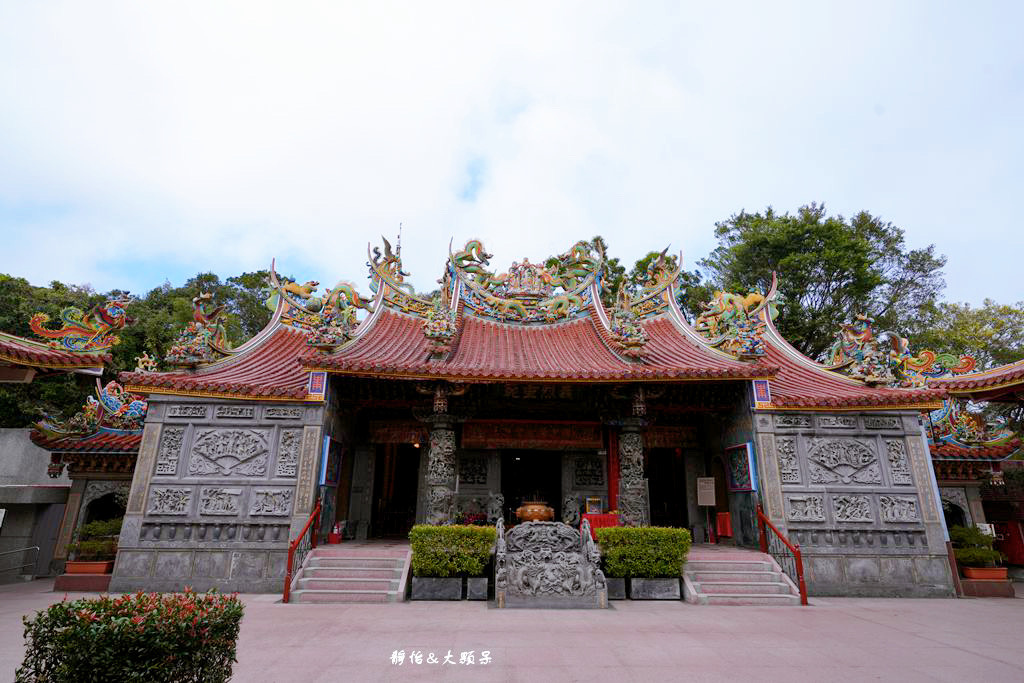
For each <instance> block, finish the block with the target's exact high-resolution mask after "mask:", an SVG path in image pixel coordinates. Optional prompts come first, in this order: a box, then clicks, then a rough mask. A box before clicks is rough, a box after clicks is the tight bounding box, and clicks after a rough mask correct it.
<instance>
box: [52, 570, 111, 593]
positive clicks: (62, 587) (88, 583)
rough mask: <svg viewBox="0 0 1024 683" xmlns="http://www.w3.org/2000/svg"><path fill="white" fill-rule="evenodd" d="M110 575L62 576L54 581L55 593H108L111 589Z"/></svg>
mask: <svg viewBox="0 0 1024 683" xmlns="http://www.w3.org/2000/svg"><path fill="white" fill-rule="evenodd" d="M110 578H111V575H110V574H61V575H60V576H58V577H57V578H56V579H54V581H53V590H54V591H55V592H64V593H72V592H75V593H77V592H81V593H106V592H108V590H109V589H110Z"/></svg>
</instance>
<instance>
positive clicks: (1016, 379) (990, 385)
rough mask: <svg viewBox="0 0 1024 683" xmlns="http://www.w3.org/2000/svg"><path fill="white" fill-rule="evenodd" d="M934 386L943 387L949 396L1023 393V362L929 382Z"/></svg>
mask: <svg viewBox="0 0 1024 683" xmlns="http://www.w3.org/2000/svg"><path fill="white" fill-rule="evenodd" d="M931 382H932V383H933V384H934V385H936V386H941V387H944V388H945V389H946V390H948V391H949V392H950V393H951V394H957V393H961V392H962V393H965V394H972V395H977V394H979V393H983V394H986V395H992V396H998V395H1001V394H1005V393H1013V392H1021V391H1024V360H1019V361H1017V362H1016V363H1009V364H1007V365H1001V366H999V367H997V368H992V369H991V370H982V371H981V372H971V373H968V374H965V375H955V376H953V377H940V378H938V379H934V380H931Z"/></svg>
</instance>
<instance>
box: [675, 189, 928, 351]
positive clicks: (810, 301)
mask: <svg viewBox="0 0 1024 683" xmlns="http://www.w3.org/2000/svg"><path fill="white" fill-rule="evenodd" d="M715 235H716V236H717V238H718V247H717V248H716V249H715V250H714V251H713V252H712V253H711V254H710V255H709V256H708V257H707V258H706V259H704V260H702V261H701V262H700V266H701V268H703V269H704V271H705V272H706V273H707V275H708V278H707V284H709V285H711V286H712V287H713V288H716V289H725V290H728V291H733V292H738V293H746V292H748V291H760V292H762V293H764V292H766V291H767V290H768V288H769V286H770V284H771V277H772V271H777V272H778V276H779V302H780V304H781V307H782V311H783V313H782V315H781V316H780V319H779V321H778V322H777V324H778V326H779V329H780V332H782V334H783V335H784V336H785V337H786V338H787V339H788V340H789V341H790V342H791V343H792V344H793V345H794V346H796V347H797V348H798V349H799V350H801V351H802V352H803V353H805V354H806V355H808V356H811V357H812V358H817V357H820V356H821V355H822V354H823V353H824V352H825V350H826V349H827V348H828V347H829V345H830V344H831V343H832V341H833V339H834V336H835V332H836V330H837V329H838V328H839V326H840V325H841V324H842V323H844V322H848V321H850V320H852V319H853V316H854V315H856V314H858V313H864V314H866V315H870V316H872V317H873V318H875V320H876V327H877V328H878V329H895V330H896V331H898V330H899V329H900V328H901V327H902V326H903V325H904V323H905V321H907V320H909V319H911V318H913V317H915V316H916V315H918V312H919V311H920V309H921V308H922V307H923V306H925V305H927V304H930V303H932V302H933V301H934V300H935V299H936V298H937V297H938V296H939V295H940V294H941V292H942V290H943V288H944V287H945V282H944V281H943V279H942V267H943V266H944V265H945V263H946V259H945V257H943V256H940V255H936V253H935V249H934V246H928V247H926V248H923V249H908V248H907V246H906V244H905V241H904V237H903V230H901V229H900V228H898V227H896V226H894V225H893V224H892V223H887V222H885V221H883V220H882V219H881V218H878V217H875V216H872V215H871V214H869V213H867V212H864V211H862V212H860V213H858V214H856V215H855V216H853V217H852V218H850V219H846V218H844V217H843V216H838V215H837V216H829V215H827V214H826V211H825V206H824V205H818V204H810V205H808V206H804V207H801V208H800V209H799V210H798V211H797V212H796V214H789V213H784V214H779V213H776V212H775V210H774V209H772V208H771V207H769V208H768V209H766V210H765V211H764V212H763V213H747V212H745V211H741V212H740V213H738V214H736V215H734V216H732V217H731V218H729V219H728V220H726V221H722V222H720V223H717V224H716V226H715ZM700 293H701V294H705V293H706V292H700ZM697 305H699V304H698V302H697V301H695V300H694V299H693V298H690V297H688V299H687V305H686V307H687V308H688V309H689V310H691V311H694V310H696V309H695V306H697Z"/></svg>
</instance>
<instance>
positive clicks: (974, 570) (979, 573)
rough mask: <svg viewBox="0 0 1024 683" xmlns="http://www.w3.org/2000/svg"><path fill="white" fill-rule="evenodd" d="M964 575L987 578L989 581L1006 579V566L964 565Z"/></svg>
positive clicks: (972, 577) (969, 577) (973, 577)
mask: <svg viewBox="0 0 1024 683" xmlns="http://www.w3.org/2000/svg"><path fill="white" fill-rule="evenodd" d="M964 576H966V577H967V578H968V579H987V580H989V581H1006V577H1007V572H1006V567H964Z"/></svg>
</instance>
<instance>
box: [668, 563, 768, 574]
mask: <svg viewBox="0 0 1024 683" xmlns="http://www.w3.org/2000/svg"><path fill="white" fill-rule="evenodd" d="M684 569H685V570H686V571H690V572H701V571H727V572H735V571H774V570H775V567H774V565H772V563H771V562H770V561H768V560H690V561H688V562H687V563H686V565H685V566H684Z"/></svg>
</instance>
